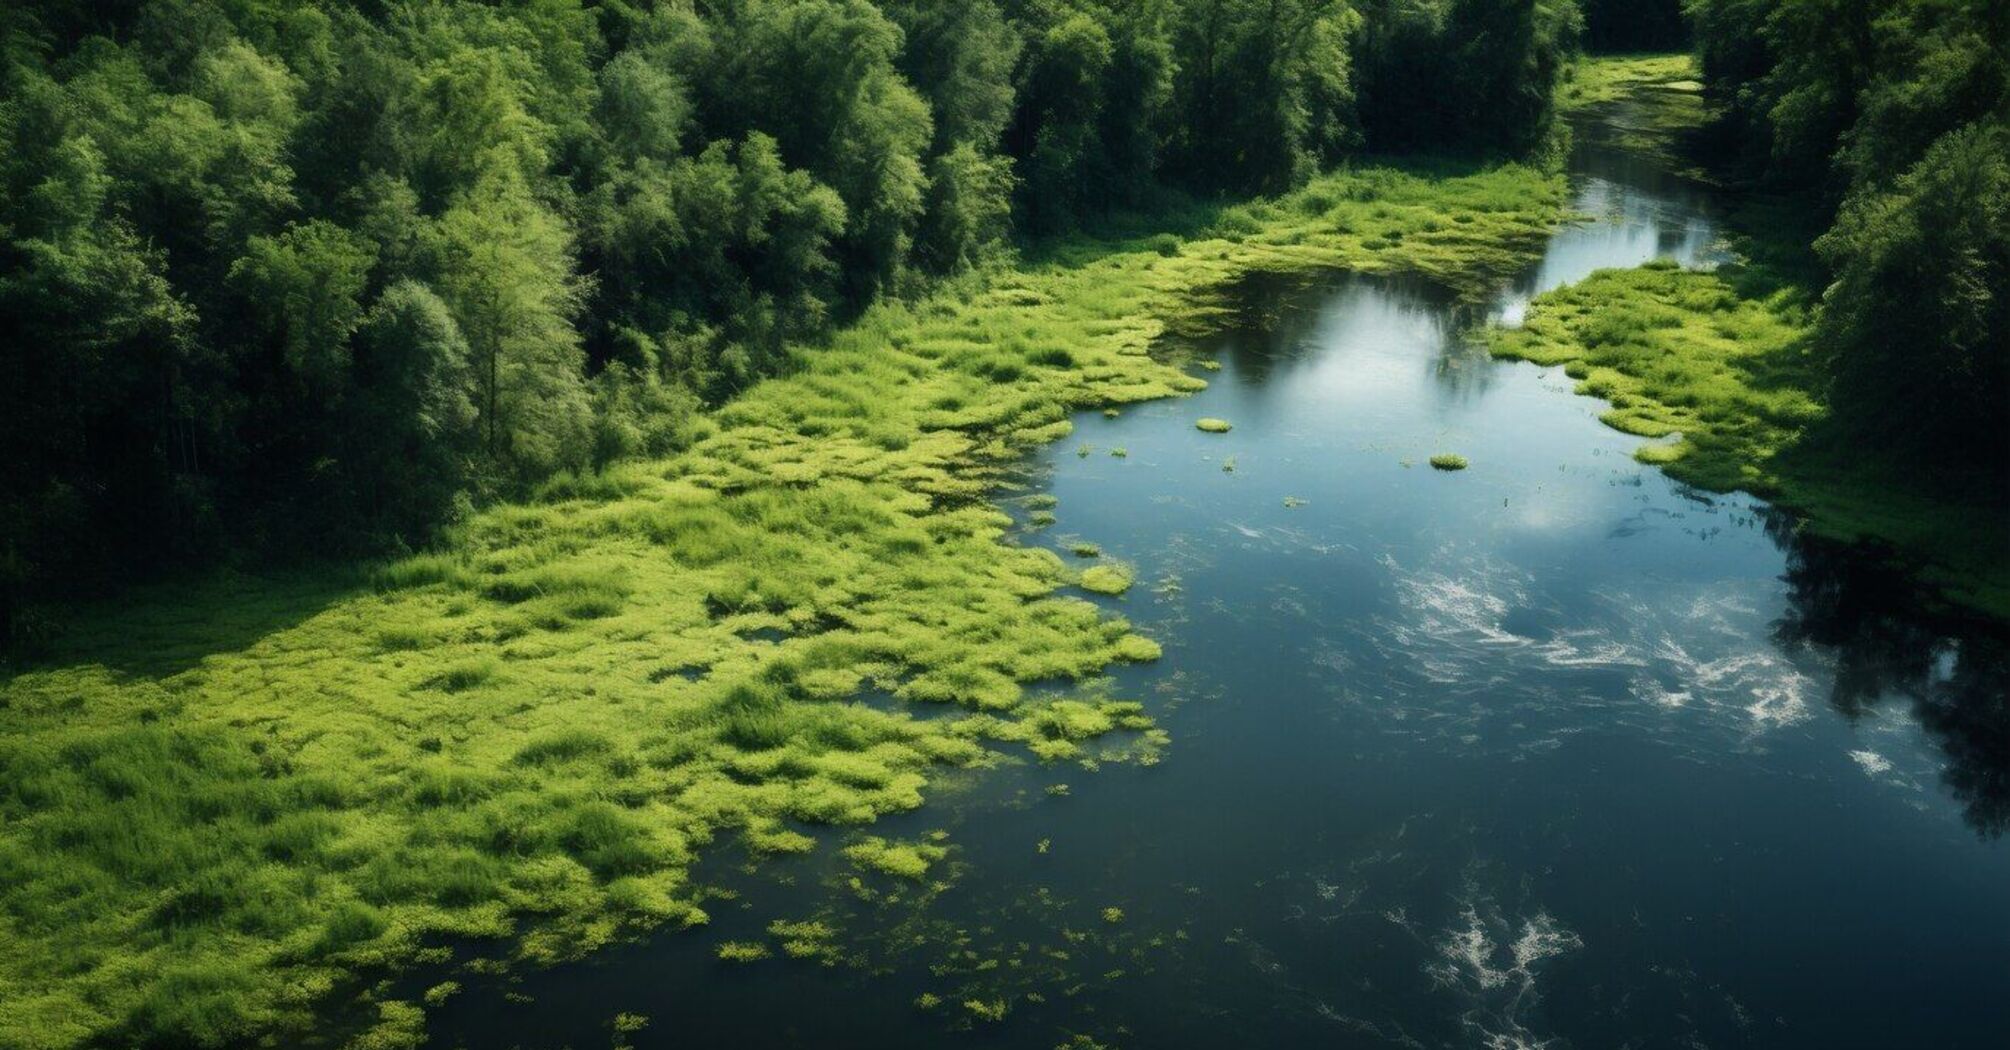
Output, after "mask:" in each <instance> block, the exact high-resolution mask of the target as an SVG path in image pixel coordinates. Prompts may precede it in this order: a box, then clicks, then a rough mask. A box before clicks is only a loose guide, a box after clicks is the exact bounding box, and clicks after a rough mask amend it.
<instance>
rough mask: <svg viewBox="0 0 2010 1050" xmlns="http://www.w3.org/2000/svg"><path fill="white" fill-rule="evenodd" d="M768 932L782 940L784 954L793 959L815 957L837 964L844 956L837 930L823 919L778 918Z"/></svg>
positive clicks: (824, 962) (819, 960)
mask: <svg viewBox="0 0 2010 1050" xmlns="http://www.w3.org/2000/svg"><path fill="white" fill-rule="evenodd" d="M768 933H769V934H770V935H771V936H773V937H774V938H775V939H776V940H778V941H780V942H781V945H782V954H783V955H786V956H788V957H789V958H791V959H813V960H815V961H817V962H820V963H822V964H824V965H825V966H835V965H837V964H838V962H839V961H840V960H841V959H842V958H843V957H842V955H841V954H840V953H839V951H838V945H837V930H836V929H835V928H834V927H832V926H831V925H830V924H829V923H827V922H825V921H824V920H822V919H808V920H805V921H802V922H790V921H788V920H786V919H776V920H775V921H774V922H771V923H769V924H768Z"/></svg>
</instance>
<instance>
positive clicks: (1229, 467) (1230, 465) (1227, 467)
mask: <svg viewBox="0 0 2010 1050" xmlns="http://www.w3.org/2000/svg"><path fill="white" fill-rule="evenodd" d="M1221 472H1222V473H1224V474H1233V473H1235V457H1234V456H1229V457H1227V458H1225V459H1223V460H1222V461H1221Z"/></svg>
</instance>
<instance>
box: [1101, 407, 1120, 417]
mask: <svg viewBox="0 0 2010 1050" xmlns="http://www.w3.org/2000/svg"><path fill="white" fill-rule="evenodd" d="M1123 414H1124V413H1123V410H1122V409H1120V408H1114V407H1112V408H1106V409H1103V418H1104V419H1115V418H1117V417H1118V416H1121V415H1123Z"/></svg>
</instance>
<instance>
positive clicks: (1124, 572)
mask: <svg viewBox="0 0 2010 1050" xmlns="http://www.w3.org/2000/svg"><path fill="white" fill-rule="evenodd" d="M1082 589H1083V590H1087V591H1094V592H1096V593H1097V594H1122V593H1124V592H1125V591H1128V590H1130V589H1131V574H1130V571H1129V570H1128V569H1125V568H1123V567H1121V566H1117V565H1092V566H1090V567H1089V568H1087V569H1084V570H1082Z"/></svg>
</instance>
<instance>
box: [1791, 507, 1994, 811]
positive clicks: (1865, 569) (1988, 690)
mask: <svg viewBox="0 0 2010 1050" xmlns="http://www.w3.org/2000/svg"><path fill="white" fill-rule="evenodd" d="M1768 528H1769V530H1770V531H1772V532H1773V533H1774V535H1775V536H1776V537H1777V538H1778V539H1779V540H1780V542H1781V545H1782V546H1783V547H1784V548H1785V549H1786V551H1787V570H1786V573H1785V576H1784V579H1785V581H1786V583H1787V587H1788V598H1787V608H1786V611H1785V613H1784V614H1783V615H1782V616H1781V617H1780V619H1779V620H1778V622H1777V623H1775V624H1774V628H1773V631H1774V636H1775V637H1776V638H1777V639H1778V641H1779V643H1780V645H1781V646H1782V647H1783V648H1785V649H1787V650H1789V651H1792V650H1797V649H1814V650H1818V651H1820V652H1822V653H1824V654H1826V655H1827V656H1828V657H1829V658H1830V660H1831V661H1832V662H1833V664H1834V666H1835V678H1834V683H1833V685H1832V686H1831V688H1830V691H1829V698H1828V699H1829V705H1830V706H1831V707H1833V708H1834V709H1835V710H1836V712H1837V713H1838V714H1840V715H1841V716H1842V717H1843V718H1845V719H1848V720H1849V721H1850V722H1852V723H1855V722H1858V721H1860V720H1862V719H1865V718H1867V717H1869V716H1871V715H1872V714H1874V713H1876V712H1877V711H1879V710H1880V709H1882V708H1885V707H1888V706H1892V705H1898V704H1903V705H1907V706H1908V709H1909V711H1910V714H1911V716H1912V718H1913V719H1914V720H1915V721H1917V722H1918V724H1919V726H1920V727H1921V728H1922V729H1923V730H1925V732H1926V733H1927V735H1928V736H1929V737H1931V738H1932V740H1933V741H1934V743H1935V744H1936V745H1937V746H1938V747H1939V749H1940V751H1941V753H1942V754H1943V755H1944V756H1945V760H1946V763H1945V766H1944V768H1943V769H1942V770H1941V773H1940V777H1941V780H1942V782H1943V783H1944V784H1945V786H1946V788H1947V790H1948V791H1949V793H1951V794H1952V795H1953V796H1954V798H1956V799H1957V800H1959V802H1960V803H1961V807H1962V812H1963V815H1964V816H1965V817H1966V819H1967V821H1968V824H1969V826H1970V827H1972V828H1974V829H1975V832H1976V834H1978V835H1981V836H1983V837H1985V838H1990V839H1994V838H1998V837H2000V836H2002V835H2003V833H2004V832H2005V831H2006V830H2010V638H2006V637H2005V633H2004V630H2003V628H2002V626H2001V625H1998V624H1990V623H1985V622H1977V621H1973V620H1967V619H1961V618H1951V617H1949V616H1948V615H1946V614H1936V613H1932V612H1929V611H1927V610H1926V608H1925V600H1926V599H1925V596H1923V595H1922V594H1921V592H1920V589H1919V586H1918V584H1917V583H1916V582H1915V581H1913V580H1912V579H1910V578H1908V577H1907V576H1906V575H1905V574H1904V573H1903V572H1902V571H1901V570H1899V569H1897V568H1895V567H1893V566H1892V564H1891V562H1890V559H1888V558H1886V557H1884V556H1883V555H1882V554H1881V552H1878V551H1874V550H1866V549H1863V548H1861V547H1857V546H1853V545H1847V544H1839V543H1836V542H1834V541H1830V540H1825V539H1822V538H1820V537H1814V536H1804V535H1798V534H1796V533H1795V530H1794V527H1793V522H1792V519H1791V518H1790V517H1789V516H1788V515H1785V514H1777V513H1776V514H1774V515H1773V516H1772V518H1771V520H1770V521H1769V523H1768Z"/></svg>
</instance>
